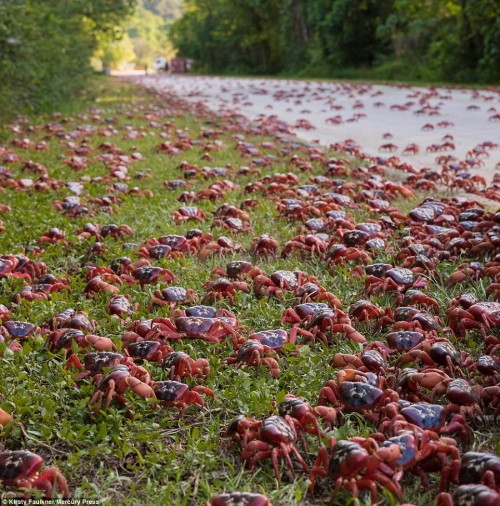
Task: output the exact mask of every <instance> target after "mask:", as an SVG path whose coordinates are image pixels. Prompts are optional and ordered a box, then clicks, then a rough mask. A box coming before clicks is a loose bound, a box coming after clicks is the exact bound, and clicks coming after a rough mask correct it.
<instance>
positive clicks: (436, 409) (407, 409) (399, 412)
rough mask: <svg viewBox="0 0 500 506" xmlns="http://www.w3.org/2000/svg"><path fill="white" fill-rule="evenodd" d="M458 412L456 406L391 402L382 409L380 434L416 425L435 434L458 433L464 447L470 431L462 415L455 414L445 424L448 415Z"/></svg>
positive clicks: (401, 401)
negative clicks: (408, 424)
mask: <svg viewBox="0 0 500 506" xmlns="http://www.w3.org/2000/svg"><path fill="white" fill-rule="evenodd" d="M454 411H458V407H457V406H453V405H446V406H442V405H440V404H430V403H427V402H417V403H411V402H408V401H403V400H400V401H398V402H391V403H389V404H387V406H385V407H384V409H383V412H382V416H381V423H380V426H379V430H380V432H384V433H385V432H387V431H389V432H390V431H391V430H392V431H393V433H394V432H395V431H398V430H399V429H400V428H403V429H404V428H406V426H407V423H408V422H409V423H411V424H413V425H417V426H418V427H420V428H421V429H424V430H431V431H433V432H435V433H437V434H440V435H441V434H444V435H446V434H450V433H452V432H456V431H458V432H459V433H460V437H461V439H462V441H463V443H464V444H465V445H467V444H468V442H469V440H470V432H471V429H470V427H469V426H468V425H467V423H466V422H465V419H464V417H463V416H462V415H458V414H455V415H453V417H452V418H451V420H450V421H449V422H447V419H448V414H450V413H453V412H454Z"/></svg>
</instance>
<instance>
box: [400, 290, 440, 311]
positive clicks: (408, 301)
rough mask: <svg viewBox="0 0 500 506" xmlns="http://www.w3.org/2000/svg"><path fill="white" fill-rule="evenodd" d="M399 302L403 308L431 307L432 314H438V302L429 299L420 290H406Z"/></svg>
mask: <svg viewBox="0 0 500 506" xmlns="http://www.w3.org/2000/svg"><path fill="white" fill-rule="evenodd" d="M401 302H402V304H403V305H405V306H419V307H420V306H423V307H425V308H428V307H431V308H432V309H433V310H434V314H439V304H438V301H437V300H436V299H433V298H432V297H429V296H428V295H426V294H425V293H423V292H422V291H420V290H414V289H410V290H407V291H406V292H405V294H404V297H403V300H402V301H401Z"/></svg>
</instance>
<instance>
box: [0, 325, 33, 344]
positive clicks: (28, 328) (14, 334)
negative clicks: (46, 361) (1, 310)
mask: <svg viewBox="0 0 500 506" xmlns="http://www.w3.org/2000/svg"><path fill="white" fill-rule="evenodd" d="M39 333H40V328H39V327H37V326H36V325H35V324H33V323H30V322H21V321H18V320H7V321H5V322H3V324H2V325H0V336H1V335H6V336H7V335H8V336H9V337H11V338H13V339H20V340H21V341H27V340H28V338H29V337H31V336H33V335H34V334H39Z"/></svg>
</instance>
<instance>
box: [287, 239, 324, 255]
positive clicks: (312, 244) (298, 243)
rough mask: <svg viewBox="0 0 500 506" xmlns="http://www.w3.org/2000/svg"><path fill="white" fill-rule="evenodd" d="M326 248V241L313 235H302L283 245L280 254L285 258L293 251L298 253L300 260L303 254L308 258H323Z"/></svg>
mask: <svg viewBox="0 0 500 506" xmlns="http://www.w3.org/2000/svg"><path fill="white" fill-rule="evenodd" d="M327 248H328V239H326V240H325V239H323V238H321V236H319V235H315V234H303V235H298V236H297V237H294V238H293V239H292V240H290V241H288V242H287V243H285V246H284V247H283V250H282V252H281V257H282V258H287V257H288V256H289V255H291V254H292V253H293V252H294V251H299V252H300V253H301V256H302V258H304V253H307V254H308V255H310V256H318V257H320V258H324V257H325V255H326V252H327Z"/></svg>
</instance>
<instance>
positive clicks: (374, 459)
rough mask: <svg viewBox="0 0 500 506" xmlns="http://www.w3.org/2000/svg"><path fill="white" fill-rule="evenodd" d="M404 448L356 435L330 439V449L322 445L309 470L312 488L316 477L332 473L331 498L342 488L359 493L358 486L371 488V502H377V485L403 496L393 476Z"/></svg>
mask: <svg viewBox="0 0 500 506" xmlns="http://www.w3.org/2000/svg"><path fill="white" fill-rule="evenodd" d="M401 457H402V454H401V448H400V447H399V446H398V445H396V444H392V445H389V446H386V447H379V445H378V444H377V442H376V441H375V439H372V438H362V437H354V438H351V439H349V440H342V441H336V440H335V438H331V439H330V449H329V450H328V449H327V448H326V447H324V446H323V447H321V448H320V450H319V452H318V456H317V458H316V461H315V462H314V465H313V468H312V470H311V473H310V480H311V486H310V489H311V491H314V486H315V482H316V478H317V477H318V476H321V477H330V478H331V479H333V480H334V481H335V488H334V491H333V494H332V499H333V498H334V497H335V496H336V495H337V493H338V492H339V491H340V489H341V488H345V489H347V490H350V491H351V492H352V494H353V496H354V497H357V495H358V491H359V490H369V491H370V497H371V502H372V504H375V503H376V502H377V485H378V486H379V487H384V488H386V489H388V490H389V491H390V492H391V493H393V494H394V495H396V497H398V499H401V496H402V490H401V486H400V485H399V483H398V482H397V481H396V480H395V479H393V476H394V475H395V474H396V472H397V470H398V464H397V462H398V460H400V459H401Z"/></svg>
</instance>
